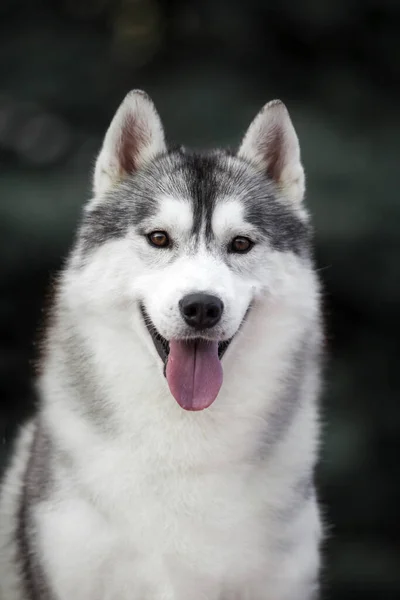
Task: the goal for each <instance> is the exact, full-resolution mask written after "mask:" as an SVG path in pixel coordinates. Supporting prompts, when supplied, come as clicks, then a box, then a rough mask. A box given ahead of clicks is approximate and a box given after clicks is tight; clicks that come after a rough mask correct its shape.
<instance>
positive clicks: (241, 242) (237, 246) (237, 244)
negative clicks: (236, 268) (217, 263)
mask: <svg viewBox="0 0 400 600" xmlns="http://www.w3.org/2000/svg"><path fill="white" fill-rule="evenodd" d="M253 246H254V243H253V242H252V241H251V240H249V238H247V237H243V236H241V235H238V236H237V237H235V238H234V239H233V240H232V241H231V243H230V244H229V248H228V250H229V252H233V253H236V254H245V253H246V252H248V251H249V250H251V249H252V247H253Z"/></svg>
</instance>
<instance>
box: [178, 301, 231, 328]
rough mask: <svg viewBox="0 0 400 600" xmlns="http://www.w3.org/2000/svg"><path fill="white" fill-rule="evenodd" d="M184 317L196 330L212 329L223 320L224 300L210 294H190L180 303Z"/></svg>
mask: <svg viewBox="0 0 400 600" xmlns="http://www.w3.org/2000/svg"><path fill="white" fill-rule="evenodd" d="M179 308H180V311H181V314H182V317H183V318H184V319H185V321H186V323H187V324H188V325H190V327H193V328H194V329H210V328H211V327H214V325H216V324H217V323H218V321H219V320H220V319H221V316H222V311H223V310H224V305H223V303H222V300H220V299H219V298H217V297H216V296H210V295H209V294H188V295H187V296H185V297H184V298H182V300H181V301H180V302H179Z"/></svg>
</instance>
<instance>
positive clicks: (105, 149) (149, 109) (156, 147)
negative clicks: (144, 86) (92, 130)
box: [93, 90, 166, 195]
mask: <svg viewBox="0 0 400 600" xmlns="http://www.w3.org/2000/svg"><path fill="white" fill-rule="evenodd" d="M165 150H166V145H165V138H164V130H163V127H162V124H161V120H160V117H159V116H158V113H157V111H156V109H155V106H154V104H153V102H152V101H151V100H150V98H149V97H148V96H147V94H145V93H144V92H141V91H138V90H135V91H133V92H129V94H128V95H127V96H126V97H125V100H124V101H123V102H122V104H121V106H120V107H119V108H118V110H117V112H116V114H115V116H114V118H113V120H112V122H111V125H110V127H109V128H108V131H107V133H106V135H105V138H104V142H103V146H102V148H101V151H100V154H99V156H98V158H97V161H96V166H95V171H94V181H93V187H94V193H95V195H101V194H103V193H104V192H106V191H107V190H109V189H110V188H112V187H113V186H114V185H115V184H116V183H118V181H120V180H121V179H123V178H124V177H126V176H127V175H132V174H133V173H135V172H136V171H137V170H138V169H140V168H141V167H142V166H144V165H145V164H146V163H147V162H149V161H151V160H152V159H153V158H154V157H155V156H156V155H157V154H160V153H162V152H164V151H165Z"/></svg>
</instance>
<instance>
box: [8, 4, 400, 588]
mask: <svg viewBox="0 0 400 600" xmlns="http://www.w3.org/2000/svg"><path fill="white" fill-rule="evenodd" d="M399 16H400V2H396V1H395V0H379V1H378V0H365V1H361V0H325V1H323V0H304V1H301V0H297V1H296V0H291V1H290V0H280V1H279V0H271V1H269V2H268V1H262V0H246V1H244V0H170V1H167V0H121V1H117V0H114V1H111V0H53V1H50V0H48V1H45V0H42V1H39V0H2V2H1V3H0V169H1V172H0V286H1V293H0V435H1V439H2V441H3V452H2V454H1V458H2V461H3V460H4V458H5V455H6V449H7V447H8V446H9V442H10V441H11V439H12V437H13V433H14V431H15V426H16V424H17V423H18V422H20V421H21V420H22V419H23V418H24V417H25V416H26V415H27V414H29V412H30V411H31V410H32V408H33V405H34V393H33V387H32V367H31V364H30V361H31V359H32V358H33V357H34V355H35V348H34V345H33V341H34V338H35V332H36V329H37V327H38V324H39V322H40V317H41V307H42V305H43V302H44V295H45V291H46V287H47V285H48V282H49V280H50V276H51V274H52V273H54V272H55V271H56V270H57V268H59V266H60V265H61V262H62V259H63V257H64V256H65V254H66V252H67V250H68V247H69V245H70V243H71V240H72V235H73V231H74V227H75V225H76V222H77V218H78V216H79V211H80V208H81V206H82V204H83V202H84V201H85V199H87V198H88V197H89V194H90V179H89V172H90V170H91V168H92V165H93V158H94V156H95V153H96V151H97V149H98V148H99V145H100V142H101V136H102V135H103V133H104V131H105V128H106V127H107V125H108V122H109V121H110V119H111V117H112V115H113V113H114V111H115V110H116V108H117V105H118V104H119V102H120V101H121V100H122V97H123V96H124V94H125V93H126V92H127V91H128V90H130V89H132V88H137V87H139V88H144V89H145V90H146V91H147V92H148V93H149V94H150V95H151V96H152V97H153V99H154V101H155V103H156V105H157V107H158V109H159V112H160V113H161V116H162V118H163V120H164V123H165V126H166V128H167V132H168V133H169V136H170V138H171V140H172V141H178V142H182V143H185V144H188V145H193V146H195V147H204V146H210V145H235V144H237V143H238V142H239V139H240V137H241V135H242V133H243V132H244V130H245V129H246V127H247V125H248V124H249V122H250V119H251V118H252V117H253V116H254V115H255V113H256V112H257V111H258V109H259V108H260V107H261V106H262V105H263V104H264V103H265V102H266V101H268V100H270V99H273V98H275V97H279V98H281V99H282V100H283V101H284V102H285V103H286V104H287V106H288V108H289V110H290V112H291V115H292V117H293V120H294V122H295V125H296V128H297V131H298V134H299V137H300V141H301V144H302V149H303V159H304V164H305V167H306V172H307V176H308V204H309V206H310V208H311V210H312V213H313V216H314V223H315V227H316V255H317V260H318V267H319V268H320V275H321V278H322V280H323V282H324V303H325V316H326V324H327V351H328V353H327V358H328V361H327V367H326V377H325V381H326V383H325V391H324V395H323V399H322V400H323V418H324V423H325V431H324V447H323V454H322V460H321V467H320V473H319V481H320V489H321V499H322V503H323V506H324V512H325V515H326V520H327V522H328V523H329V524H330V528H329V539H328V543H327V546H326V571H325V579H326V597H327V598H332V599H334V600H336V599H337V600H339V599H340V600H347V599H352V600H353V599H354V600H358V599H359V600H361V599H362V600H369V599H385V600H391V599H392V598H393V599H394V598H400V550H399V540H400V519H399V516H400V510H399V505H400V485H399V473H400V469H399V466H398V465H399V460H400V456H399V455H400V453H399V447H400V444H399V434H400V397H399V396H400V395H399V391H400V376H399V372H400V364H399V352H400V344H399V334H400V270H399V263H400V235H399V231H400V201H399V194H398V171H399V167H400V165H399V152H398V137H399V134H400V124H399V108H398V107H399V99H400V97H399V94H398V89H397V88H396V86H395V84H396V76H397V77H399V75H400V69H399V65H400V41H399V35H400V33H399V32H400V28H399ZM396 146H397V148H396ZM396 149H397V153H396ZM299 600H301V599H299Z"/></svg>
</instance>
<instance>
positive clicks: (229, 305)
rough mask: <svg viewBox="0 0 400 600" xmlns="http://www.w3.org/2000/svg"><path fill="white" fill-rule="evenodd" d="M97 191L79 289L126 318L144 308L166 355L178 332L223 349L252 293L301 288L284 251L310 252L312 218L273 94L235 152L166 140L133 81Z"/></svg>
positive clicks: (79, 259)
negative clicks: (172, 146)
mask: <svg viewBox="0 0 400 600" xmlns="http://www.w3.org/2000/svg"><path fill="white" fill-rule="evenodd" d="M94 192H95V196H94V199H93V200H92V201H91V202H90V203H89V204H88V206H87V207H86V209H85V214H84V219H83V223H82V226H81V229H80V232H79V236H78V244H77V249H76V252H75V254H74V259H73V261H72V264H73V266H74V272H75V274H74V277H75V281H76V274H77V273H79V277H78V279H79V280H80V281H81V283H82V282H83V285H81V286H80V288H79V290H78V292H77V293H78V295H79V294H82V302H83V303H84V304H85V306H86V308H88V307H89V308H90V309H91V310H93V311H96V310H98V312H99V314H101V315H102V318H108V317H107V315H113V316H114V317H116V318H118V320H119V321H120V322H124V323H125V324H126V327H129V326H130V324H131V323H133V319H132V315H134V314H137V313H138V312H139V313H140V316H141V320H142V325H143V327H147V330H148V333H149V334H150V337H151V338H152V341H153V343H154V345H155V347H156V349H157V351H158V354H159V356H160V357H161V359H162V361H163V362H164V363H166V362H167V359H168V354H169V352H170V344H171V343H175V341H177V342H179V343H180V342H183V341H186V342H187V343H189V342H190V341H192V342H193V343H197V342H199V343H200V341H201V343H203V342H208V343H209V345H210V347H211V346H212V345H214V347H215V346H216V347H217V349H218V355H219V358H221V356H222V354H223V352H224V351H225V349H226V347H227V345H228V344H229V342H230V340H231V339H232V338H233V337H234V336H235V334H236V333H237V332H238V330H239V328H240V326H241V323H242V322H243V320H244V319H245V317H246V315H247V313H248V311H249V310H250V307H251V305H252V303H253V302H255V301H256V300H257V298H259V297H260V296H263V295H265V294H266V295H270V296H273V295H274V294H282V293H283V292H282V290H283V289H284V288H285V285H283V284H285V283H286V288H287V293H293V291H294V290H295V289H296V270H295V269H294V270H293V268H292V266H293V261H289V263H290V265H291V268H290V269H289V270H288V269H286V270H285V268H283V265H284V264H285V263H284V261H283V259H282V257H285V256H294V257H296V260H295V261H294V262H295V263H296V264H301V263H302V261H303V262H304V261H307V256H308V239H309V230H308V224H307V217H306V213H305V211H304V209H303V208H302V198H303V193H304V174H303V169H302V166H301V163H300V152H299V145H298V140H297V136H296V134H295V131H294V129H293V126H292V123H291V121H290V118H289V115H288V113H287V110H286V108H285V107H284V105H283V104H282V103H280V102H276V101H275V102H272V103H269V104H267V105H266V106H265V107H264V109H263V110H262V111H261V112H260V113H259V114H258V115H257V117H256V118H255V120H254V121H253V123H252V124H251V125H250V128H249V129H248V131H247V133H246V135H245V137H244V140H243V142H242V144H241V147H240V149H239V151H238V153H237V154H236V155H230V154H228V153H224V152H213V153H209V154H205V155H199V154H192V153H186V152H185V151H183V150H174V151H168V150H167V148H166V145H165V141H164V133H163V129H162V125H161V122H160V119H159V117H158V114H157V113H156V111H155V108H154V105H153V104H152V102H151V101H150V99H149V98H148V97H147V96H146V95H144V94H143V93H141V92H132V93H130V94H129V95H128V96H127V98H126V99H125V100H124V102H123V103H122V105H121V107H120V108H119V110H118V111H117V113H116V115H115V117H114V119H113V121H112V123H111V126H110V128H109V130H108V132H107V134H106V137H105V140H104V144H103V147H102V150H101V152H100V155H99V157H98V160H97V163H96V168H95V176H94ZM300 270H301V269H300ZM289 271H290V273H289ZM299 276H300V275H299Z"/></svg>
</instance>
